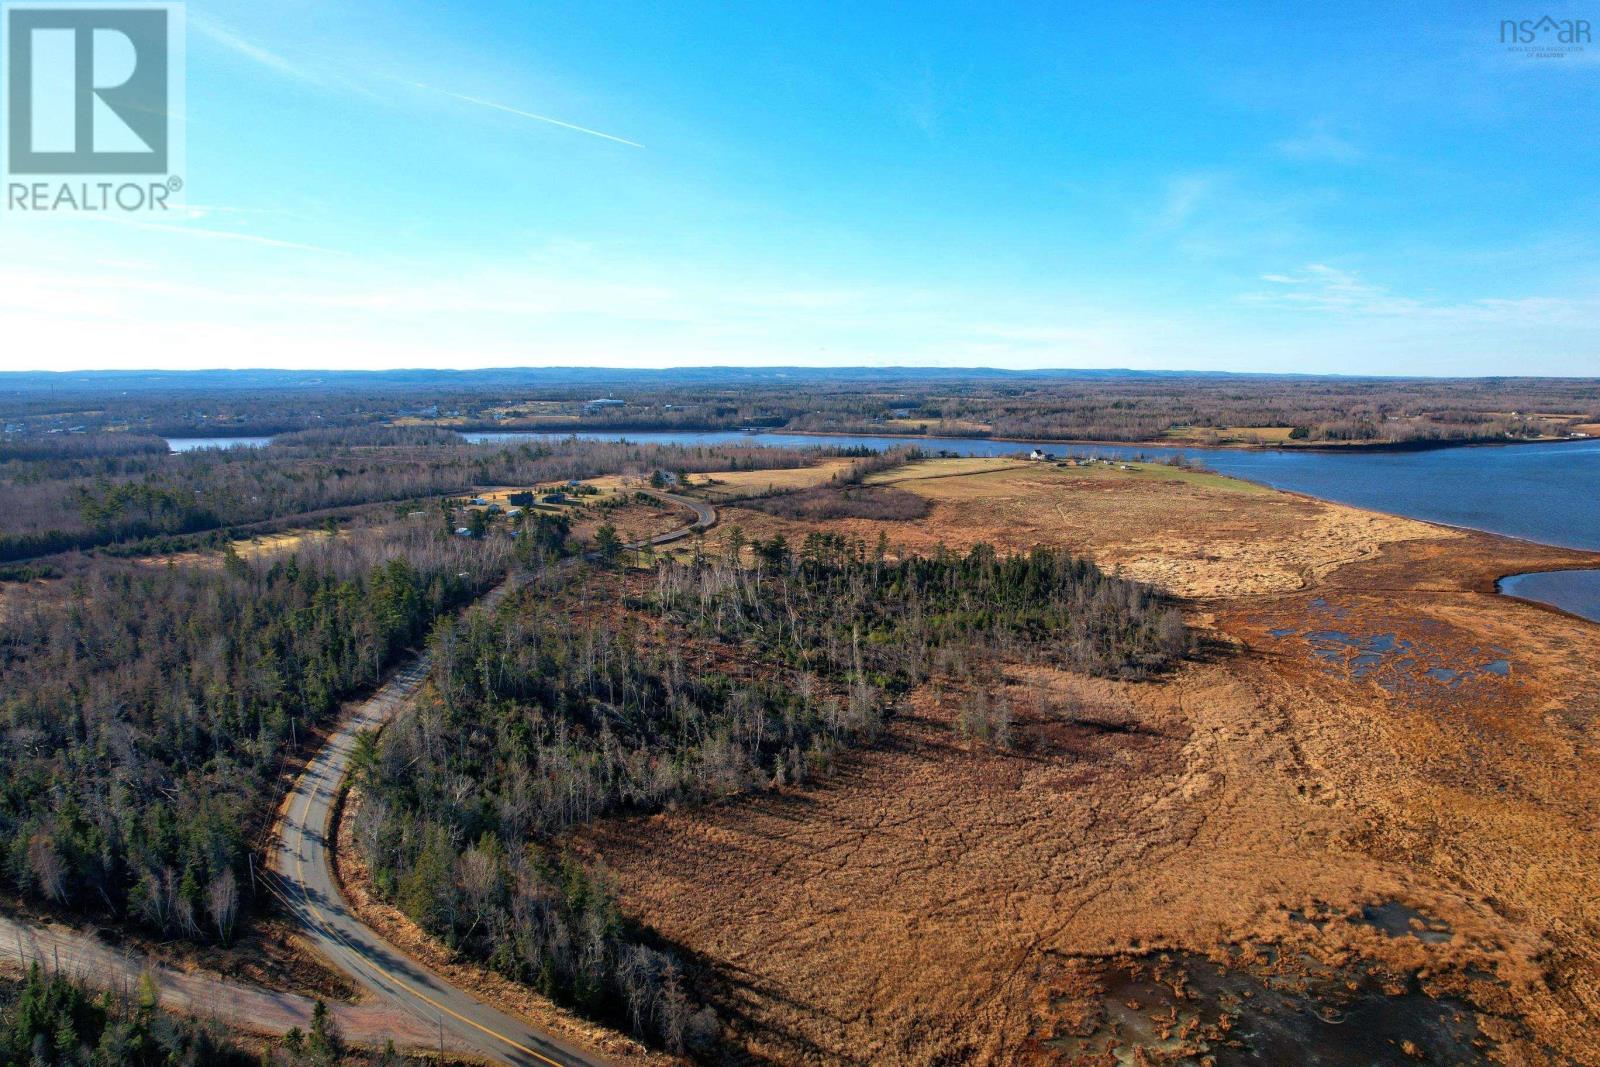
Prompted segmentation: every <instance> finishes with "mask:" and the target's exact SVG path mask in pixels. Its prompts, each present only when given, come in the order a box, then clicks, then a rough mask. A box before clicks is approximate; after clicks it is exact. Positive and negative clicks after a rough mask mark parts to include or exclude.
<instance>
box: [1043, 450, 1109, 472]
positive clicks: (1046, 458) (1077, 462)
mask: <svg viewBox="0 0 1600 1067" xmlns="http://www.w3.org/2000/svg"><path fill="white" fill-rule="evenodd" d="M1028 458H1029V459H1031V460H1033V461H1034V462H1035V463H1054V462H1056V454H1055V453H1054V452H1046V451H1044V450H1043V449H1040V448H1036V449H1034V450H1033V451H1031V452H1029V453H1028ZM1096 463H1100V464H1104V465H1105V466H1107V467H1116V468H1117V469H1118V470H1123V471H1131V470H1133V467H1132V466H1131V465H1129V464H1127V463H1118V462H1116V461H1115V460H1109V459H1080V458H1079V457H1077V456H1068V457H1067V458H1066V459H1064V460H1062V461H1061V466H1063V467H1092V466H1094V465H1095V464H1096Z"/></svg>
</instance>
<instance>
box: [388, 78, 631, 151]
mask: <svg viewBox="0 0 1600 1067" xmlns="http://www.w3.org/2000/svg"><path fill="white" fill-rule="evenodd" d="M412 84H413V85H415V86H416V87H417V88H418V89H427V90H430V91H432V92H435V93H442V94H444V95H445V96H453V97H455V98H456V99H457V100H465V101H466V102H467V103H469V104H477V105H478V106H479V107H492V108H494V109H495V110H496V111H505V112H508V113H510V114H512V115H521V116H522V117H523V118H525V119H534V120H535V121H537V122H548V123H549V124H550V125H552V126H560V127H561V128H562V129H564V130H576V131H577V132H579V133H586V134H588V135H589V136H590V137H604V138H605V139H606V140H608V141H615V142H617V143H618V144H625V145H628V146H630V147H632V148H643V147H644V145H642V144H640V143H639V142H638V141H630V140H628V139H627V138H626V137H617V136H616V135H614V134H609V133H601V132H600V131H599V130H591V129H589V127H587V126H575V125H573V124H572V123H570V122H562V121H561V120H560V119H553V118H551V117H550V116H549V115H536V114H534V113H533V112H532V111H522V110H519V109H517V108H514V107H507V106H506V105H505V104H497V103H495V102H494V101H493V100H483V99H481V98H479V97H476V96H467V95H466V94H465V93H452V92H451V91H450V90H449V89H441V88H439V87H438V86H437V85H425V84H424V83H422V82H412Z"/></svg>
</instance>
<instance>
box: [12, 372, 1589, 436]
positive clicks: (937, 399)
mask: <svg viewBox="0 0 1600 1067" xmlns="http://www.w3.org/2000/svg"><path fill="white" fill-rule="evenodd" d="M18 381H19V384H20V385H23V386H25V387H23V388H16V389H13V390H12V391H11V392H10V394H9V395H5V396H0V418H4V419H5V420H7V422H8V423H9V424H10V425H11V426H13V427H14V428H20V430H21V434H20V436H23V437H27V438H29V439H33V438H38V437H40V436H41V435H44V434H46V433H47V432H48V431H52V430H54V431H58V433H56V434H55V435H54V436H75V435H74V434H69V433H66V431H69V430H83V431H91V432H92V431H96V430H118V431H126V432H129V433H135V434H143V435H149V434H157V435H162V436H202V437H222V436H235V435H263V434H275V433H288V432H294V431H313V432H317V431H319V430H321V429H325V428H328V427H365V426H372V425H379V424H384V423H389V422H392V421H395V420H397V419H399V420H432V419H437V420H440V421H442V422H444V423H447V424H448V425H450V426H451V427H453V428H456V429H526V430H536V431H540V432H553V433H560V432H563V431H566V430H571V429H579V428H582V429H592V430H611V431H617V432H629V431H650V430H682V431H700V430H728V429H739V428H744V427H757V428H762V429H788V430H808V431H825V432H833V433H841V432H850V433H885V432H889V433H913V434H914V433H919V432H930V433H936V434H940V435H948V436H993V437H1005V438H1016V439H1022V440H1028V439H1039V440H1063V441H1068V440H1080V441H1081V440H1105V441H1153V440H1158V439H1160V438H1162V437H1163V436H1164V435H1165V434H1167V433H1168V432H1170V431H1174V430H1178V431H1182V432H1183V433H1184V434H1185V435H1186V436H1189V437H1196V436H1198V437H1199V438H1200V439H1201V440H1204V439H1205V435H1206V432H1207V431H1209V430H1215V431H1218V432H1219V433H1221V432H1226V433H1227V434H1228V435H1229V436H1230V439H1238V438H1237V435H1236V434H1235V431H1237V430H1238V429H1239V428H1247V427H1275V428H1278V429H1279V430H1280V431H1281V430H1283V429H1285V428H1287V429H1292V430H1294V431H1296V437H1295V440H1296V441H1302V442H1306V443H1313V444H1314V443H1318V442H1323V443H1337V442H1357V443H1366V444H1395V443H1406V442H1413V441H1420V442H1452V441H1482V440H1506V439H1507V436H1508V435H1510V437H1513V438H1516V437H1523V436H1527V435H1530V434H1546V433H1551V432H1554V433H1560V432H1564V431H1565V430H1566V429H1567V428H1569V427H1570V426H1573V425H1578V424H1582V423H1587V422H1593V421H1595V420H1597V419H1600V379H1596V378H1587V379H1578V378H1512V377H1505V378H1454V379H1452V378H1356V377H1350V378H1346V377H1306V376H1292V375H1230V374H1176V373H1172V374H1161V373H1140V372H1132V371H1098V372H1049V371H1032V372H995V371H981V370H965V371H963V370H933V369H922V370H918V369H906V368H881V369H876V370H871V369H863V368H839V369H831V368H830V369H817V368H810V369H807V368H768V369H752V368H744V369H741V368H721V369H714V368H700V369H689V370H682V371H665V372H646V371H626V370H611V371H567V372H554V371H529V370H523V371H503V372H483V373H478V374H466V375H463V374H449V373H441V372H397V373H394V374H388V375H370V374H355V373H347V374H340V373H328V374H319V375H305V374H298V375H297V374H290V373H287V372H284V373H278V374H276V375H274V374H273V373H271V372H237V373H236V374H232V375H229V374H225V373H209V374H196V375H189V376H183V375H156V376H149V375H147V376H144V378H138V377H137V376H135V377H134V378H131V379H130V378H129V377H128V376H117V375H101V376H95V375H86V376H75V377H74V378H73V379H72V380H70V381H68V380H54V379H45V378H42V377H41V376H37V375H34V376H21V378H19V379H18ZM271 383H276V384H271ZM134 384H136V385H137V386H138V387H137V388H130V385H134ZM4 392H5V391H4V389H3V388H0V393H4ZM597 401H599V402H597ZM8 436H13V437H15V436H19V435H18V434H12V435H8Z"/></svg>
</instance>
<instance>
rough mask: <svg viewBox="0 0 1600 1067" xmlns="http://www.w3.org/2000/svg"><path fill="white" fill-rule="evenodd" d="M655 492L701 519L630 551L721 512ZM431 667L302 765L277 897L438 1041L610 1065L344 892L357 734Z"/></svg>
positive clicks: (276, 864)
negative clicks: (478, 993)
mask: <svg viewBox="0 0 1600 1067" xmlns="http://www.w3.org/2000/svg"><path fill="white" fill-rule="evenodd" d="M648 492H649V493H650V495H651V496H654V497H656V498H657V499H660V500H663V501H666V502H669V503H672V504H677V505H679V506H681V507H685V508H688V509H690V510H692V511H693V512H694V513H695V520H694V522H692V523H690V524H689V525H687V526H683V527H680V528H679V529H676V530H673V531H672V532H670V533H666V534H661V535H659V536H657V537H653V538H650V539H649V541H647V542H646V541H641V542H638V543H637V544H634V545H630V546H628V547H630V548H642V547H644V546H645V545H646V544H649V545H665V544H670V543H672V542H674V541H678V540H681V539H683V538H685V537H688V536H689V535H690V534H692V533H693V532H694V531H696V530H701V529H705V528H707V527H710V526H712V525H713V524H715V523H716V521H717V513H716V509H715V508H714V507H712V506H711V505H710V504H707V503H705V502H703V501H700V500H693V499H691V498H689V497H685V496H679V495H677V494H675V493H665V492H661V491H658V490H649V491H648ZM517 583H518V579H516V578H511V579H508V580H507V581H505V582H503V583H502V584H501V585H499V586H497V587H495V588H494V589H493V590H491V591H490V592H489V593H487V594H486V595H485V596H484V597H483V598H482V599H481V600H480V601H479V603H480V604H484V605H488V606H493V605H494V604H496V603H498V602H499V601H500V600H501V599H503V598H504V597H505V596H506V594H507V593H509V592H510V591H511V590H512V589H513V588H514V587H515V586H516V585H517ZM429 667H430V660H429V655H428V653H427V652H425V651H424V652H422V653H420V654H419V655H418V656H417V657H416V658H415V659H413V660H412V661H411V662H410V663H408V664H407V665H406V666H405V667H403V668H401V669H400V670H399V671H398V672H396V673H395V675H394V676H393V677H392V678H390V680H389V681H388V682H387V683H386V684H385V685H384V686H383V687H382V688H381V689H379V690H378V691H377V692H376V693H374V694H373V695H372V696H371V697H370V698H368V699H367V700H365V701H363V702H362V703H361V704H359V705H358V706H356V708H355V709H354V710H353V711H352V712H350V713H349V714H347V715H346V716H345V718H344V719H343V720H341V721H340V723H339V724H338V726H337V727H335V728H334V731H333V733H332V734H331V735H330V736H329V738H328V742H327V744H325V745H324V746H323V747H322V749H321V750H320V751H319V752H317V754H316V756H315V757H314V758H313V759H312V760H311V762H310V763H308V764H307V765H306V768H305V770H304V771H302V772H301V774H300V777H299V778H298V779H297V780H296V781H295V784H294V787H293V789H292V790H291V791H290V793H289V795H288V797H287V799H286V801H285V803H284V814H283V816H282V818H281V819H280V820H279V822H278V825H277V828H276V834H275V838H276V840H275V841H274V842H273V845H272V848H271V850H270V857H269V859H270V865H271V868H272V870H273V871H274V872H275V874H276V875H277V880H278V882H279V885H278V886H277V888H276V890H275V892H276V895H278V897H279V899H280V900H281V902H282V903H283V904H284V906H285V907H286V908H287V909H288V910H289V912H290V913H291V914H292V915H293V916H294V917H295V918H296V919H297V920H298V921H299V922H300V924H301V925H302V926H303V927H304V928H305V930H306V933H307V935H308V936H309V937H310V939H311V940H312V942H313V943H314V944H315V945H316V947H317V949H318V950H319V951H320V952H321V953H322V954H323V955H324V956H325V957H326V958H327V959H328V960H329V961H330V962H331V963H332V964H333V965H334V966H336V967H338V968H339V969H340V970H342V971H344V972H345V973H347V974H348V975H350V977H351V978H353V979H354V980H355V981H356V982H357V983H358V984H359V985H360V986H361V987H362V988H363V989H364V990H366V991H367V992H368V993H369V994H370V995H371V996H372V997H374V998H376V1000H377V1001H378V1002H379V1003H381V1004H384V1005H386V1006H390V1007H395V1008H400V1009H403V1010H405V1011H406V1012H408V1013H409V1014H410V1015H411V1016H412V1017H413V1018H415V1019H416V1020H418V1021H419V1022H421V1023H423V1024H425V1025H426V1026H428V1027H431V1028H433V1029H434V1031H435V1032H436V1034H437V1040H438V1041H439V1042H440V1043H443V1044H445V1045H446V1046H448V1047H450V1048H452V1049H454V1050H456V1051H466V1052H469V1053H474V1054H478V1055H483V1056H487V1057H489V1058H491V1059H493V1060H496V1061H499V1062H503V1063H509V1064H516V1065H518V1067H522V1065H532V1067H556V1065H560V1067H566V1065H569V1064H570V1065H590V1064H600V1063H603V1062H604V1061H602V1060H600V1059H597V1058H596V1057H595V1056H594V1055H593V1054H592V1053H589V1052H585V1051H582V1050H580V1049H577V1048H574V1047H572V1046H571V1045H568V1044H565V1043H563V1042H562V1041H560V1040H558V1039H557V1038H555V1037H553V1036H551V1035H550V1034H547V1033H544V1032H543V1031H541V1030H538V1029H535V1028H534V1027H533V1026H531V1025H530V1024H528V1023H526V1022H524V1021H522V1020H521V1019H517V1018H515V1017H513V1016H511V1015H507V1014H506V1013H504V1012H501V1011H497V1010H496V1009H494V1008H491V1007H489V1006H488V1005H487V1004H484V1003H483V1002H482V1001H480V1000H478V999H477V998H476V997H474V996H472V995H471V994H470V993H467V992H465V991H463V990H461V989H457V988H456V987H454V986H452V985H451V984H450V983H449V982H448V981H446V980H445V979H444V978H442V977H441V976H440V975H438V974H437V973H435V972H434V971H433V970H431V969H430V968H428V967H425V966H424V965H422V964H421V963H418V962H417V961H415V960H413V959H411V958H410V957H408V956H407V955H406V954H405V953H403V952H402V951H401V950H400V949H398V948H396V947H395V946H393V945H391V944H390V943H389V942H388V941H386V940H385V939H384V938H383V937H382V936H381V935H379V934H378V933H377V932H376V931H374V930H372V929H371V928H370V927H368V926H366V925H365V924H363V923H362V922H361V920H360V919H358V918H357V917H356V916H355V914H354V913H353V912H352V911H351V910H350V909H349V907H348V906H347V905H346V903H345V900H344V897H343V895H342V894H341V893H340V891H339V886H338V883H337V881H336V880H335V878H334V876H333V865H332V855H331V852H330V848H331V844H332V823H333V815H334V811H335V809H336V807H337V801H338V797H339V794H340V791H341V788H342V787H343V784H344V778H345V775H346V773H347V772H348V770H349V767H350V756H351V753H352V751H353V750H354V747H355V741H356V735H357V734H359V733H360V732H361V731H363V730H371V729H377V728H379V727H381V726H383V725H384V723H386V722H388V721H389V720H390V719H391V718H392V717H393V716H394V715H395V713H396V712H398V711H399V710H400V709H401V708H402V707H404V706H405V705H406V704H407V703H408V702H409V701H410V700H411V698H412V697H414V696H415V695H416V693H417V691H418V690H419V689H421V688H422V683H423V681H424V680H425V679H426V678H427V676H428V670H429Z"/></svg>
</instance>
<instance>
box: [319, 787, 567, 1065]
mask: <svg viewBox="0 0 1600 1067" xmlns="http://www.w3.org/2000/svg"><path fill="white" fill-rule="evenodd" d="M311 799H312V792H311V791H308V792H307V793H306V798H305V800H306V803H305V811H304V812H303V813H302V815H301V817H300V824H299V826H298V828H297V829H298V831H299V834H300V844H301V846H302V848H297V849H295V860H294V865H295V870H296V872H297V873H298V874H299V876H300V897H301V899H302V900H303V901H304V902H305V905H306V907H307V908H309V909H310V910H311V912H312V914H313V915H314V916H315V917H316V920H317V924H318V925H319V926H321V927H322V928H323V930H324V931H325V932H326V933H327V934H328V936H329V937H330V938H332V939H333V940H334V941H342V940H343V939H342V938H341V937H340V936H339V935H338V934H337V933H335V932H334V929H333V925H332V923H331V922H330V921H329V919H328V917H327V915H325V914H324V913H323V911H322V909H321V908H319V907H317V906H316V905H315V904H313V903H312V902H311V897H310V895H309V894H308V893H306V891H305V885H306V865H305V860H304V859H302V858H301V857H302V855H303V853H304V848H303V846H304V845H305V827H306V820H308V819H309V818H310V817H311ZM323 837H324V838H326V837H327V835H326V833H324V835H323ZM346 943H347V944H348V942H346ZM354 962H355V963H356V965H357V966H360V967H365V968H366V969H367V970H369V971H371V972H372V973H373V974H374V975H376V976H377V977H379V978H387V979H388V980H389V981H390V982H393V983H394V984H395V985H397V986H399V987H400V988H401V989H404V990H405V991H406V992H407V993H410V994H411V995H412V996H414V997H416V998H417V999H418V1000H421V1001H423V1002H424V1003H426V1004H429V1005H431V1006H432V1007H434V1008H436V1009H437V1010H439V1011H442V1012H444V1013H445V1014H446V1015H448V1016H450V1017H451V1018H453V1019H456V1020H457V1021H459V1022H464V1023H466V1024H467V1025H468V1026H470V1027H472V1028H474V1029H476V1030H480V1031H482V1032H483V1033H485V1034H487V1035H489V1036H490V1037H492V1038H494V1039H495V1040H497V1041H503V1042H505V1043H506V1044H507V1045H510V1046H511V1047H512V1048H514V1049H516V1050H517V1051H519V1052H525V1053H527V1054H528V1055H529V1056H532V1057H534V1058H535V1059H537V1060H539V1061H540V1062H541V1063H547V1064H549V1065H550V1067H563V1065H562V1064H561V1063H560V1061H558V1060H553V1059H551V1058H550V1057H549V1056H546V1055H545V1054H544V1053H542V1052H539V1051H538V1050H536V1049H531V1048H529V1047H528V1046H527V1045H524V1044H522V1043H521V1042H519V1041H515V1040H513V1039H511V1038H509V1037H507V1036H506V1035H505V1034H502V1033H500V1032H499V1031H497V1030H491V1029H490V1028H489V1027H487V1026H484V1025H483V1024H482V1023H479V1022H474V1021H473V1020H471V1019H469V1018H467V1017H466V1016H465V1015H462V1014H461V1013H459V1012H457V1011H453V1010H451V1009H450V1008H448V1007H446V1006H445V1005H443V1004H440V1003H439V1002H438V1001H437V1000H434V999H433V998H432V997H430V996H428V994H426V993H424V992H422V991H421V990H420V989H416V988H414V987H413V986H412V985H411V984H410V983H409V982H407V981H406V980H405V979H403V978H398V977H396V976H395V975H392V974H385V973H384V972H382V971H380V970H378V968H377V967H376V966H374V965H373V964H372V963H370V962H368V961H367V960H364V959H362V958H360V956H359V954H356V955H355V957H354Z"/></svg>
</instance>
